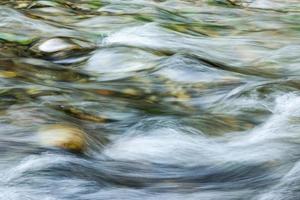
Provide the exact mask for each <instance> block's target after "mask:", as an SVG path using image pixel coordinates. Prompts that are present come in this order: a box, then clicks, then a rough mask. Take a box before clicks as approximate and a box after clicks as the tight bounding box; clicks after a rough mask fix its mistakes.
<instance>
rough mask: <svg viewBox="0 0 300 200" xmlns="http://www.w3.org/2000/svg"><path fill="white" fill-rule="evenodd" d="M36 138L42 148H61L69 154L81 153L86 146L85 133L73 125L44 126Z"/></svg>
mask: <svg viewBox="0 0 300 200" xmlns="http://www.w3.org/2000/svg"><path fill="white" fill-rule="evenodd" d="M38 137H39V142H40V143H41V145H42V146H45V147H54V148H62V149H65V150H68V151H71V152H77V153H80V152H83V151H84V150H85V149H86V146H87V141H86V138H87V137H86V133H85V132H84V131H83V130H81V129H80V128H78V127H76V126H73V125H67V124H54V125H47V126H44V127H42V128H41V129H40V130H39V131H38Z"/></svg>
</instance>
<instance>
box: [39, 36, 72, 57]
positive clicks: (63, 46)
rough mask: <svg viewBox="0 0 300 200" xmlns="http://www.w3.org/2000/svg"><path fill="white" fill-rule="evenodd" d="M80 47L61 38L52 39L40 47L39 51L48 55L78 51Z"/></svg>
mask: <svg viewBox="0 0 300 200" xmlns="http://www.w3.org/2000/svg"><path fill="white" fill-rule="evenodd" d="M76 48H78V46H76V45H75V44H71V43H68V42H67V41H65V40H63V39H60V38H52V39H49V40H47V41H44V42H43V43H42V44H40V45H39V50H40V51H42V52H46V53H53V52H57V51H63V50H70V49H76Z"/></svg>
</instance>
